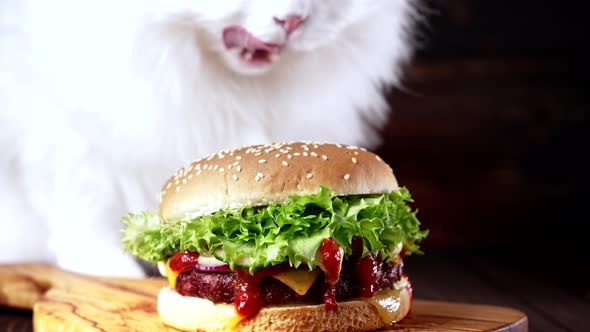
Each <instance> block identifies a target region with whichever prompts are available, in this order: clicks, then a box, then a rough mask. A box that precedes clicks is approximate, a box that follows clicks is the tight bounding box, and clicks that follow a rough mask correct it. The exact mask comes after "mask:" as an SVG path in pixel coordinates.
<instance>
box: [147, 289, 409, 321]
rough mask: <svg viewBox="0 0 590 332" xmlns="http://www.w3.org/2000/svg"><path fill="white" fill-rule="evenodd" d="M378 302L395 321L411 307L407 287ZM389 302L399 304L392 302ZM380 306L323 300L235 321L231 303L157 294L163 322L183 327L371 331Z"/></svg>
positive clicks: (271, 309)
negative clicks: (333, 305) (328, 305)
mask: <svg viewBox="0 0 590 332" xmlns="http://www.w3.org/2000/svg"><path fill="white" fill-rule="evenodd" d="M397 293H398V292H396V294H397ZM379 302H382V303H384V305H386V306H387V311H389V312H390V314H389V315H388V316H389V319H390V320H393V321H394V322H398V321H400V320H402V319H403V318H404V317H405V316H406V315H407V314H408V312H409V311H410V303H411V299H410V294H409V292H408V290H407V289H406V288H403V289H402V290H400V291H399V302H396V301H391V300H390V301H388V299H387V298H381V300H380V301H379ZM391 302H396V303H398V304H399V305H395V306H391V305H390V303H391ZM383 310H385V309H381V310H378V309H377V308H376V307H375V306H374V305H372V304H370V303H368V302H366V301H362V300H355V301H344V302H339V303H338V308H337V309H335V310H326V309H325V307H324V305H323V304H320V305H284V306H272V307H266V308H263V309H262V310H260V312H259V313H258V314H257V315H255V316H253V317H251V318H248V319H246V320H242V321H239V322H238V317H237V315H236V313H235V309H234V305H233V304H215V303H213V302H211V301H209V300H206V299H201V298H197V297H190V296H182V295H180V294H178V293H177V292H176V291H175V290H174V289H172V288H170V287H165V288H163V289H162V290H161V291H160V294H159V295H158V313H159V314H160V317H161V318H162V320H163V321H164V323H165V324H166V325H168V326H171V327H174V328H176V329H179V330H182V331H208V332H209V331H211V332H212V331H232V330H233V331H371V330H376V329H379V328H381V327H383V326H385V325H386V324H385V323H384V321H383V319H382V318H381V315H380V314H379V312H380V311H383ZM236 322H238V323H237V324H236ZM232 323H233V324H232Z"/></svg>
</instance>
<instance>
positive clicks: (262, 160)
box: [258, 159, 266, 164]
mask: <svg viewBox="0 0 590 332" xmlns="http://www.w3.org/2000/svg"><path fill="white" fill-rule="evenodd" d="M258 163H259V164H265V163H266V160H265V159H260V160H259V161H258Z"/></svg>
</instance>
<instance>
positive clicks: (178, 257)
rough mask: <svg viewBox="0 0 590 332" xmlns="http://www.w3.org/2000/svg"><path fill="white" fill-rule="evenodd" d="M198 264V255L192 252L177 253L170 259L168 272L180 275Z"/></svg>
mask: <svg viewBox="0 0 590 332" xmlns="http://www.w3.org/2000/svg"><path fill="white" fill-rule="evenodd" d="M198 263H199V253H198V252H193V251H188V250H185V251H177V252H176V253H175V254H174V255H173V256H172V257H171V258H170V263H168V264H169V265H170V270H172V271H174V272H176V273H182V272H186V271H189V270H191V269H192V268H193V267H194V266H195V265H197V264H198Z"/></svg>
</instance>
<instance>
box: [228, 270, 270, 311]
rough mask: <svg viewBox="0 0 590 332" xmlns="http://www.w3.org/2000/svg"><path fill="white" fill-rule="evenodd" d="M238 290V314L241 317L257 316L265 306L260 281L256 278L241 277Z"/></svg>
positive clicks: (236, 302)
mask: <svg viewBox="0 0 590 332" xmlns="http://www.w3.org/2000/svg"><path fill="white" fill-rule="evenodd" d="M240 279H241V280H240V281H239V282H238V286H237V289H236V299H235V305H236V312H237V313H238V315H240V316H241V317H248V316H252V315H255V314H256V313H257V312H258V311H260V309H262V307H263V306H264V301H263V300H262V296H261V295H260V289H259V288H258V281H257V280H256V278H255V277H254V276H248V277H246V276H241V278H240Z"/></svg>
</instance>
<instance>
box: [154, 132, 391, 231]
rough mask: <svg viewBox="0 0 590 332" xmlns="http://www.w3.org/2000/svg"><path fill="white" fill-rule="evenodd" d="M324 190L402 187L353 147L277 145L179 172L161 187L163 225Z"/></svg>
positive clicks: (224, 154) (220, 156) (220, 155)
mask: <svg viewBox="0 0 590 332" xmlns="http://www.w3.org/2000/svg"><path fill="white" fill-rule="evenodd" d="M320 185H324V186H326V187H328V188H329V189H331V190H332V191H334V192H335V193H336V195H339V196H343V195H359V194H378V193H387V192H391V191H393V190H395V189H397V188H398V184H397V180H396V179H395V176H394V174H393V171H392V170H391V167H389V165H387V164H386V163H385V162H384V161H383V160H382V159H381V158H379V156H377V155H376V154H374V153H371V152H368V151H366V150H365V149H362V148H358V147H355V146H350V145H340V144H322V143H315V142H292V143H275V144H268V145H255V146H249V147H242V148H238V149H234V150H223V151H219V152H217V153H214V154H212V155H210V156H207V157H204V158H202V159H199V160H196V161H194V162H192V163H191V164H189V165H188V166H186V167H184V168H182V169H180V170H178V171H177V172H176V173H175V174H174V175H173V176H172V177H171V178H170V179H169V180H168V181H167V182H166V183H165V184H164V187H163V188H162V192H161V194H160V215H161V216H162V217H163V219H165V220H171V221H172V220H178V219H183V218H192V217H197V216H202V215H207V214H210V213H214V212H216V211H218V210H219V209H224V208H239V207H242V206H245V205H251V206H263V205H267V204H268V203H270V202H277V203H278V202H284V201H286V200H287V199H288V197H289V196H290V195H293V194H299V195H302V194H312V193H317V192H318V191H319V190H320Z"/></svg>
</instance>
